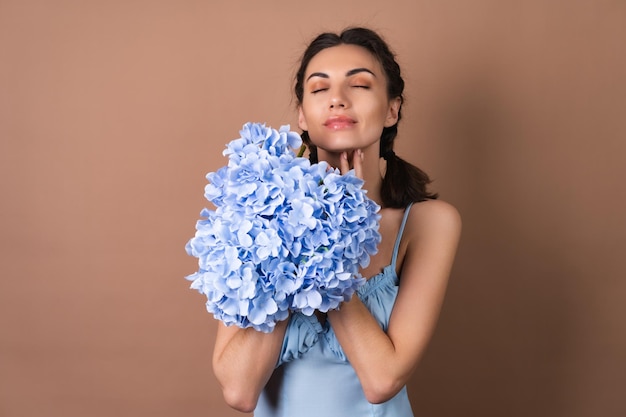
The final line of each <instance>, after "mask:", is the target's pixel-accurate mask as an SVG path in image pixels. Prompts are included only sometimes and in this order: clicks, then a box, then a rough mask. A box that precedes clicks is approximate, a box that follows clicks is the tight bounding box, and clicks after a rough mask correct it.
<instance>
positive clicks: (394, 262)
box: [391, 203, 413, 271]
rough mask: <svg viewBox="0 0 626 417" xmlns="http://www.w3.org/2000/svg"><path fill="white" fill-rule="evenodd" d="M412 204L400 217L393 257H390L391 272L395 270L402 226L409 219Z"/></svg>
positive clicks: (402, 230) (402, 231)
mask: <svg viewBox="0 0 626 417" xmlns="http://www.w3.org/2000/svg"><path fill="white" fill-rule="evenodd" d="M412 205H413V203H410V204H409V205H408V206H406V209H404V216H403V217H402V223H401V224H400V230H398V236H397V237H396V243H395V245H394V246H393V255H392V256H391V267H392V268H393V270H394V271H395V270H396V260H397V259H398V249H399V248H400V241H401V240H402V234H403V233H404V226H405V225H406V219H408V217H409V211H411V206H412Z"/></svg>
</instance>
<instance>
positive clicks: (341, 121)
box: [324, 116, 356, 130]
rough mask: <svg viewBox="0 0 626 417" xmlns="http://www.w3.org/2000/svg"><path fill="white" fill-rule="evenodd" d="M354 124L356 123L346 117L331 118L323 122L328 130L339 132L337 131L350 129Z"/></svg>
mask: <svg viewBox="0 0 626 417" xmlns="http://www.w3.org/2000/svg"><path fill="white" fill-rule="evenodd" d="M355 123H356V121H355V120H354V119H352V118H351V117H348V116H333V117H329V118H328V119H327V120H326V121H325V122H324V126H326V127H327V128H329V129H333V130H339V129H347V128H350V127H352V126H354V124H355Z"/></svg>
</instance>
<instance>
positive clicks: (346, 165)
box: [339, 152, 350, 175]
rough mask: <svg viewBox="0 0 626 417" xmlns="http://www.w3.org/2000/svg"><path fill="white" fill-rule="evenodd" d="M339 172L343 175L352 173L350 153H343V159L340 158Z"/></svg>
mask: <svg viewBox="0 0 626 417" xmlns="http://www.w3.org/2000/svg"><path fill="white" fill-rule="evenodd" d="M339 159H340V161H339V171H341V175H344V174H347V173H348V171H350V161H348V152H341V157H340V158H339Z"/></svg>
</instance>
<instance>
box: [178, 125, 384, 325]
mask: <svg viewBox="0 0 626 417" xmlns="http://www.w3.org/2000/svg"><path fill="white" fill-rule="evenodd" d="M240 134H241V137H240V138H238V139H235V140H233V141H231V142H230V143H229V144H228V145H227V147H226V150H225V151H224V152H223V154H224V155H227V156H228V159H229V161H228V165H227V166H224V167H222V168H220V169H219V170H217V172H211V173H209V174H208V175H207V179H208V181H209V184H207V186H206V187H205V194H204V195H205V197H206V198H207V200H209V201H210V202H212V203H213V204H214V206H215V207H216V209H215V210H209V209H206V208H205V209H203V210H202V212H201V213H200V215H201V216H202V217H204V219H201V220H199V221H198V222H197V224H196V234H195V236H194V237H193V238H191V239H190V240H189V242H188V243H187V245H186V250H187V253H188V254H190V255H192V256H195V257H197V258H198V264H199V270H198V271H197V272H196V273H194V274H192V275H189V276H187V277H186V278H187V279H188V280H190V281H192V284H191V288H193V289H196V290H198V291H199V292H200V293H202V294H204V295H206V297H207V302H206V307H207V310H208V311H209V312H210V313H212V314H213V315H214V316H215V318H217V319H218V320H221V321H222V322H224V323H225V324H226V325H232V324H235V325H237V326H239V327H242V328H246V327H253V328H254V329H256V330H259V331H263V332H271V331H272V330H273V328H274V326H275V324H276V323H277V322H278V321H281V320H284V319H286V318H287V317H288V315H289V311H294V312H302V313H303V314H305V315H312V314H313V313H314V312H315V310H319V311H322V312H327V311H328V310H331V309H335V308H338V307H339V304H340V303H341V302H343V301H348V300H349V299H350V298H351V297H352V295H353V294H354V292H355V291H356V290H357V288H358V287H359V286H360V285H362V284H363V283H364V282H365V279H364V278H363V277H362V276H361V274H360V273H359V267H366V266H367V265H368V264H369V259H370V256H371V255H373V254H375V253H376V251H377V245H378V243H380V239H381V237H380V234H379V232H378V221H379V219H380V215H379V214H378V211H379V210H380V207H379V206H378V205H377V204H376V203H375V202H373V201H372V200H370V199H369V198H367V197H366V191H365V190H363V189H362V185H363V180H361V179H360V178H358V177H356V176H355V175H354V172H353V171H350V172H349V173H347V174H346V175H341V174H340V172H339V171H338V170H337V169H334V168H332V167H330V166H329V165H328V164H327V163H326V162H320V163H317V164H311V163H310V162H309V160H308V159H307V158H304V157H302V156H300V155H296V153H295V152H294V149H298V148H300V147H301V146H302V139H301V138H300V135H298V134H297V133H295V132H290V131H289V126H282V127H281V128H280V130H278V131H277V130H275V129H272V128H269V127H266V126H265V125H264V124H259V123H246V124H245V125H244V126H243V129H242V130H241V131H240Z"/></svg>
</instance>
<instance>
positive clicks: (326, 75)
mask: <svg viewBox="0 0 626 417" xmlns="http://www.w3.org/2000/svg"><path fill="white" fill-rule="evenodd" d="M360 72H367V73H369V74H372V75H373V76H374V77H376V74H374V73H373V72H372V71H370V70H368V69H367V68H354V69H351V70H350V71H348V72H346V77H351V76H353V75H355V74H358V73H360ZM313 77H321V78H330V77H329V76H328V74H326V73H324V72H314V73H313V74H311V75H309V76H308V77H307V79H306V80H307V81H309V80H310V79H311V78H313Z"/></svg>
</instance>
